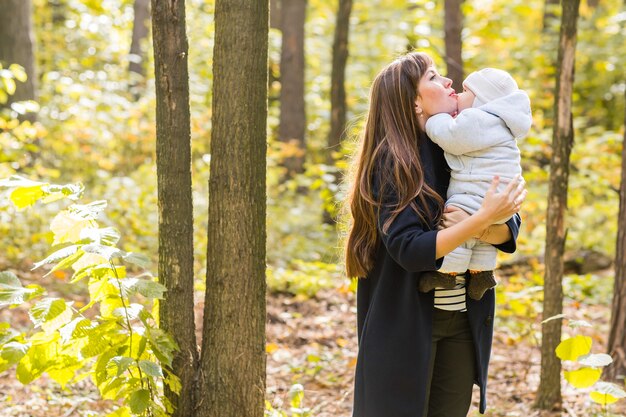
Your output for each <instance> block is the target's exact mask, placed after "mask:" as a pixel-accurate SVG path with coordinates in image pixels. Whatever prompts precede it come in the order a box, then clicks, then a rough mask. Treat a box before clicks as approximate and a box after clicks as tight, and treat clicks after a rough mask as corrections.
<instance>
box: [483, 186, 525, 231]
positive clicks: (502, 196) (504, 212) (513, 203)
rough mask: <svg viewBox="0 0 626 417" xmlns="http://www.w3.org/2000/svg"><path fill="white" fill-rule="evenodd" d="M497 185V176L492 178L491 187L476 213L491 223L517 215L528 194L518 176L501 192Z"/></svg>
mask: <svg viewBox="0 0 626 417" xmlns="http://www.w3.org/2000/svg"><path fill="white" fill-rule="evenodd" d="M499 184H500V178H499V177H498V176H495V177H493V181H491V186H490V187H489V189H488V190H487V194H485V198H484V199H483V204H482V206H481V207H480V209H478V212H481V214H482V215H484V216H485V217H487V218H489V219H491V223H497V222H498V221H500V220H502V219H508V218H509V217H511V216H512V215H514V214H515V213H517V212H518V211H519V210H520V208H521V206H522V203H523V202H524V200H525V199H526V194H527V193H528V191H526V187H525V185H526V183H525V181H524V179H523V178H522V177H521V176H520V175H516V176H515V177H514V178H513V180H512V181H511V182H509V184H508V185H507V186H506V188H505V189H504V190H502V192H498V185H499ZM478 212H477V213H478Z"/></svg>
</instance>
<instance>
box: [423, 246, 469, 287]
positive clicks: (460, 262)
mask: <svg viewBox="0 0 626 417" xmlns="http://www.w3.org/2000/svg"><path fill="white" fill-rule="evenodd" d="M471 255H472V251H471V250H470V249H468V248H467V247H466V245H465V244H463V245H461V246H459V247H458V248H456V249H455V250H453V251H452V252H450V253H449V254H447V255H446V256H445V257H444V258H443V264H442V265H441V268H440V269H439V271H426V272H423V273H422V275H421V276H420V278H419V284H418V288H419V290H420V291H421V292H428V291H431V290H433V289H435V288H444V289H447V290H450V289H452V288H454V287H455V286H456V276H457V275H459V274H463V273H465V271H467V266H468V264H469V261H470V257H471Z"/></svg>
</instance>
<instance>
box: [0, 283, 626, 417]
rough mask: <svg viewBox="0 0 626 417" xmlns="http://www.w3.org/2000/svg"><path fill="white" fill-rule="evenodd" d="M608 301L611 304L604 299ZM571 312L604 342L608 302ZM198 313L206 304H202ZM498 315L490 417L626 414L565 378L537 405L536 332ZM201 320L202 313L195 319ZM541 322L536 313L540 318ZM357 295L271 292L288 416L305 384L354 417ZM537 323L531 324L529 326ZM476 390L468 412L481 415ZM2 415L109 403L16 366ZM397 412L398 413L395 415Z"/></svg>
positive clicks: (86, 411) (19, 316)
mask: <svg viewBox="0 0 626 417" xmlns="http://www.w3.org/2000/svg"><path fill="white" fill-rule="evenodd" d="M607 304H608V303H607ZM565 312H566V314H568V316H570V317H576V318H580V319H585V320H587V321H591V322H593V323H594V329H593V339H594V343H595V344H594V352H596V353H600V352H602V351H603V350H602V349H603V348H604V346H606V337H607V335H608V320H609V315H610V312H609V311H608V307H607V306H590V305H586V306H581V305H579V304H577V303H570V304H566V305H565ZM197 313H198V315H199V314H201V304H198V305H197ZM27 320H28V318H27V316H26V315H25V314H24V312H21V311H19V309H13V310H9V309H6V308H5V309H0V321H10V322H11V323H12V324H13V325H15V324H16V323H18V324H19V323H25V322H26V321H27ZM500 320H501V319H498V321H497V322H496V334H495V337H494V347H493V354H492V358H491V365H490V380H489V397H488V404H489V408H488V411H487V413H486V416H488V417H515V416H524V417H557V416H569V417H575V416H577V417H592V416H605V415H607V416H608V415H610V416H626V400H621V402H618V403H617V404H618V405H619V406H614V407H613V408H612V409H611V410H610V414H605V413H601V410H600V408H599V406H597V405H595V404H592V403H591V401H590V400H589V397H588V395H587V394H586V393H584V392H580V391H577V390H575V389H574V388H572V387H570V386H569V385H567V384H566V383H563V408H562V410H561V411H553V412H546V411H543V412H542V411H538V410H535V409H533V407H532V404H533V400H534V393H535V391H536V389H537V386H538V383H539V368H540V350H539V347H538V344H537V342H536V340H534V339H533V338H532V337H530V336H529V337H524V338H521V339H519V340H518V339H514V338H511V336H510V334H509V333H508V332H506V331H499V328H498V326H499V323H500ZM198 321H199V320H198ZM537 321H538V320H537ZM355 326H356V307H355V295H354V294H353V293H351V292H349V291H344V290H342V289H335V290H325V291H322V292H320V293H318V295H317V297H315V298H313V299H308V300H307V299H301V298H299V297H293V296H291V295H285V294H273V295H270V296H269V297H268V305H267V352H268V356H267V397H266V398H267V400H268V401H269V402H270V403H272V404H273V406H274V407H275V408H277V409H282V410H284V411H285V412H286V413H287V415H288V416H291V413H290V412H289V407H290V406H289V395H288V391H289V389H290V387H292V386H293V385H294V384H302V385H303V387H304V400H303V404H302V405H303V406H304V407H307V408H310V409H311V416H312V417H330V416H332V417H349V416H350V411H351V401H352V389H353V387H352V385H353V378H354V368H355V363H356V354H357V340H356V327H355ZM529 326H530V327H531V331H530V332H529V334H536V333H537V331H538V332H539V333H540V324H539V323H538V322H536V323H530V324H529ZM532 329H534V331H532ZM477 402H478V391H477V390H476V391H475V392H474V405H473V407H472V411H471V412H470V414H469V416H472V417H475V416H478V415H479V414H478V411H477ZM0 404H2V409H1V410H0V417H44V416H45V417H79V416H81V417H84V416H103V415H105V414H106V412H107V410H110V409H111V406H112V405H111V403H109V402H106V401H102V400H99V399H98V395H97V392H95V390H94V387H93V385H92V384H90V383H89V381H83V382H82V383H80V384H79V385H78V386H74V387H72V388H71V389H68V390H61V389H60V387H58V385H56V384H55V383H54V382H53V381H50V380H49V379H47V378H46V377H43V378H41V379H39V380H37V381H35V382H34V383H32V384H31V385H30V386H22V385H21V384H20V383H19V382H18V381H16V380H15V370H14V369H12V370H9V371H7V372H4V373H1V374H0ZM390 417H393V416H390Z"/></svg>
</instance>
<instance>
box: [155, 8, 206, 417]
mask: <svg viewBox="0 0 626 417" xmlns="http://www.w3.org/2000/svg"><path fill="white" fill-rule="evenodd" d="M152 11H153V13H152V27H153V33H154V35H153V43H154V65H155V83H156V95H157V100H156V103H157V104H156V122H157V125H156V128H157V144H156V154H157V176H158V203H159V281H160V282H161V283H162V284H163V285H165V286H166V287H167V292H166V295H165V300H163V301H162V302H161V304H160V309H159V316H160V325H161V327H162V328H163V329H164V330H165V331H167V332H169V333H170V334H172V335H173V336H174V339H175V340H176V343H177V344H178V346H179V347H180V351H179V352H177V353H176V355H175V357H174V362H173V371H174V373H175V374H176V375H177V376H178V377H179V378H180V380H181V383H182V390H181V392H180V396H177V395H175V394H174V393H173V392H171V391H169V390H166V397H167V398H168V399H169V401H170V402H171V403H172V404H173V405H174V406H175V407H176V410H175V412H174V414H172V415H173V416H175V417H191V416H193V415H194V389H195V387H196V384H195V376H196V371H197V364H198V350H197V345H196V337H195V324H194V312H193V306H194V300H193V207H192V205H193V204H192V193H191V136H190V120H189V76H188V67H187V50H188V43H187V35H186V31H185V2H184V0H171V1H160V0H153V1H152Z"/></svg>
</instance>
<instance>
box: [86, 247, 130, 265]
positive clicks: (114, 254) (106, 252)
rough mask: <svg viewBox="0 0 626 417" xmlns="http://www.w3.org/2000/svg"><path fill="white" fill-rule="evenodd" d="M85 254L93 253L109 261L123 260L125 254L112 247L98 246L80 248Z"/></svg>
mask: <svg viewBox="0 0 626 417" xmlns="http://www.w3.org/2000/svg"><path fill="white" fill-rule="evenodd" d="M82 249H83V250H84V251H85V252H87V253H95V254H98V255H100V256H102V257H103V258H106V259H108V260H109V261H111V260H113V259H114V258H123V257H124V255H125V254H126V252H124V251H122V250H119V249H118V248H116V247H114V246H104V245H98V244H91V245H85V246H83V248H82Z"/></svg>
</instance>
